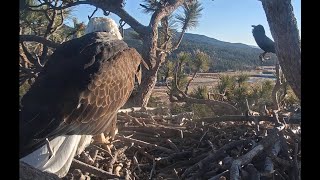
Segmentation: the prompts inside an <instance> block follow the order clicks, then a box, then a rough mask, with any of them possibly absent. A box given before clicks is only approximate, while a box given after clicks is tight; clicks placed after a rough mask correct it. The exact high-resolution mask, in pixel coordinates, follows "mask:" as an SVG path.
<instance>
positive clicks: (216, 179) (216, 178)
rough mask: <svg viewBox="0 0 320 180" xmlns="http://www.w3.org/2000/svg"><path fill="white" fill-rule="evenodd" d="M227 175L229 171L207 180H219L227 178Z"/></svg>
mask: <svg viewBox="0 0 320 180" xmlns="http://www.w3.org/2000/svg"><path fill="white" fill-rule="evenodd" d="M228 173H229V170H225V171H223V172H222V173H220V174H218V175H215V176H213V177H211V178H209V179H208V180H219V179H220V177H221V176H227V175H228Z"/></svg>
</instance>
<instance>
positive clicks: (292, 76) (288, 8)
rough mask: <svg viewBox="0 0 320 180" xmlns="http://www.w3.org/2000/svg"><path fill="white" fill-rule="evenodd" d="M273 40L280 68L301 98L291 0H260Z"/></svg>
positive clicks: (295, 32) (299, 66) (298, 51)
mask: <svg viewBox="0 0 320 180" xmlns="http://www.w3.org/2000/svg"><path fill="white" fill-rule="evenodd" d="M260 1H261V2H262V6H263V8H264V11H265V13H266V16H267V20H268V23H269V26H270V31H271V34H272V37H273V39H274V42H275V48H276V54H277V57H278V60H279V63H280V66H281V69H282V71H283V73H284V75H285V77H286V79H287V81H288V83H289V84H290V86H291V88H292V90H293V91H294V93H295V94H296V96H297V97H298V98H299V99H301V46H300V36H299V30H298V27H297V21H296V18H295V16H294V13H293V7H292V5H291V0H282V1H279V0H260Z"/></svg>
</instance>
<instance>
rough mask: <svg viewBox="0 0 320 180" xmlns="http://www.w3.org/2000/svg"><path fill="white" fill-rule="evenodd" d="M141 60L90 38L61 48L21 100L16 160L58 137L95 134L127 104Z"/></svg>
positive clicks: (116, 44)
mask: <svg viewBox="0 0 320 180" xmlns="http://www.w3.org/2000/svg"><path fill="white" fill-rule="evenodd" d="M136 59H141V56H140V55H139V54H138V53H137V52H136V50H134V49H130V48H128V46H127V45H126V43H125V42H123V41H121V40H112V39H109V38H108V36H105V35H104V33H91V34H88V35H85V36H83V37H81V38H79V39H74V40H71V41H68V42H66V43H64V44H62V45H61V46H60V47H59V48H58V49H57V50H56V51H55V52H54V54H53V55H52V56H51V57H50V59H49V61H48V63H47V64H46V66H45V67H44V69H43V71H42V72H41V73H39V77H38V78H37V79H36V81H35V82H34V84H33V85H32V86H31V88H30V89H29V91H28V92H27V93H26V95H25V96H24V97H23V99H22V102H21V104H22V108H21V112H20V157H23V156H24V155H27V154H28V153H31V152H32V151H34V150H35V149H37V148H39V147H40V146H42V145H43V144H44V142H45V141H44V140H45V138H49V139H52V138H54V137H56V136H59V135H65V134H67V135H71V134H91V135H94V134H97V133H101V132H103V131H104V130H105V129H106V128H107V127H108V126H109V125H110V123H111V120H112V119H114V118H115V116H116V113H117V110H118V109H119V108H120V107H121V106H123V105H124V103H125V102H126V101H127V99H128V97H129V95H130V93H131V91H132V89H133V86H134V76H135V73H136V70H137V67H133V65H134V63H133V62H134V61H135V60H136Z"/></svg>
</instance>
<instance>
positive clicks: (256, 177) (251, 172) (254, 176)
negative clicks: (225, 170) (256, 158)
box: [246, 164, 261, 180]
mask: <svg viewBox="0 0 320 180" xmlns="http://www.w3.org/2000/svg"><path fill="white" fill-rule="evenodd" d="M246 170H247V171H248V173H249V177H248V179H254V180H260V177H261V176H260V173H259V171H258V170H257V169H256V168H255V167H254V165H253V164H248V165H247V167H246Z"/></svg>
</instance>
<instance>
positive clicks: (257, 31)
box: [252, 24, 276, 61]
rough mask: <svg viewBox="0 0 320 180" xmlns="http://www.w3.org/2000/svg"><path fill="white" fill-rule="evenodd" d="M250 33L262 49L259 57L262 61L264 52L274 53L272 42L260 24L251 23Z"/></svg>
mask: <svg viewBox="0 0 320 180" xmlns="http://www.w3.org/2000/svg"><path fill="white" fill-rule="evenodd" d="M252 27H253V29H252V34H253V37H254V39H255V41H256V43H257V44H258V46H259V47H260V48H261V49H262V50H263V51H264V52H263V53H262V54H260V56H259V58H260V59H261V60H262V61H263V60H264V59H265V58H264V56H265V55H266V53H276V50H275V47H274V42H273V41H272V40H271V39H270V38H268V37H267V36H266V33H265V31H264V28H263V26H262V25H260V24H259V25H257V26H255V25H252Z"/></svg>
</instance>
